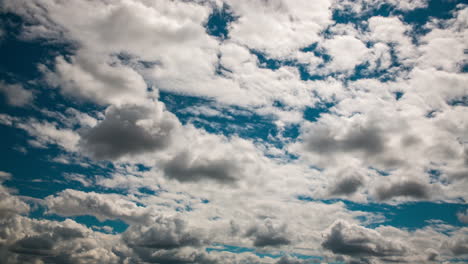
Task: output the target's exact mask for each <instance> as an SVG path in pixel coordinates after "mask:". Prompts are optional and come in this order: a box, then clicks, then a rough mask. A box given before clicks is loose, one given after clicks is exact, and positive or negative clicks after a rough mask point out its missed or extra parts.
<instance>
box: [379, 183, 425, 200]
mask: <svg viewBox="0 0 468 264" xmlns="http://www.w3.org/2000/svg"><path fill="white" fill-rule="evenodd" d="M430 188H431V187H430V186H428V185H427V184H423V183H419V182H416V181H400V182H396V183H394V184H390V185H388V186H382V187H379V188H378V189H377V190H376V194H377V199H379V200H387V199H391V198H393V197H401V196H403V197H411V198H415V199H427V198H429V197H430V191H431V190H430Z"/></svg>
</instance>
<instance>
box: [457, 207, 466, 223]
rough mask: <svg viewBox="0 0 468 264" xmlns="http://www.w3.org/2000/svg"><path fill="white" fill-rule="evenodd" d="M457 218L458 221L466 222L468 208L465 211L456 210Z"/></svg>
mask: <svg viewBox="0 0 468 264" xmlns="http://www.w3.org/2000/svg"><path fill="white" fill-rule="evenodd" d="M457 218H458V220H459V221H460V222H462V223H465V224H468V209H467V210H466V211H465V212H458V213H457Z"/></svg>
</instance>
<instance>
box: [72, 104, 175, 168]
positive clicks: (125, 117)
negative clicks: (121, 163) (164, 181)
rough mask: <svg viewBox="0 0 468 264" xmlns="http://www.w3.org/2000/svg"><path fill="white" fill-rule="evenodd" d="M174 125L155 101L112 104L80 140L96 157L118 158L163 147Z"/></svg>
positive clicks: (172, 120) (170, 116)
mask: <svg viewBox="0 0 468 264" xmlns="http://www.w3.org/2000/svg"><path fill="white" fill-rule="evenodd" d="M177 125H178V123H177V121H176V120H175V119H174V117H173V116H172V115H171V114H170V113H168V112H166V111H165V110H164V109H163V106H162V105H161V104H158V103H157V102H154V106H151V105H146V106H145V105H125V106H122V107H115V106H111V107H109V108H108V109H107V110H106V115H105V119H104V120H102V121H101V122H99V123H98V124H97V125H96V126H94V127H92V128H90V129H89V130H87V131H85V132H83V133H82V136H81V141H80V144H81V147H82V148H83V149H84V150H85V152H88V153H90V155H91V156H92V157H94V158H96V159H117V158H119V157H122V156H125V155H135V154H141V153H145V152H151V151H156V150H158V149H164V148H166V147H167V146H168V145H169V144H170V142H171V133H172V130H174V128H175V127H176V126H177Z"/></svg>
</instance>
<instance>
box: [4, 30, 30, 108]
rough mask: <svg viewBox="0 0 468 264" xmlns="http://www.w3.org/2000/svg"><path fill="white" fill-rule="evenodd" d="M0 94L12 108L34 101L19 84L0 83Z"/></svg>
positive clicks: (28, 92)
mask: <svg viewBox="0 0 468 264" xmlns="http://www.w3.org/2000/svg"><path fill="white" fill-rule="evenodd" d="M0 34H1V32H0ZM0 37H1V35H0ZM0 92H1V93H3V94H4V95H5V97H6V101H7V103H8V104H9V105H12V106H17V107H22V106H26V105H28V104H31V102H32V101H33V99H34V94H33V92H32V91H30V90H26V89H24V87H23V86H22V85H20V84H6V83H4V82H2V81H0Z"/></svg>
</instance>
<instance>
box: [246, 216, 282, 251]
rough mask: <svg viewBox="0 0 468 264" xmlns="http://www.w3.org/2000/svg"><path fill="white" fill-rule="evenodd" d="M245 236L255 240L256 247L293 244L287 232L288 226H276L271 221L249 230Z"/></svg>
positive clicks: (267, 220)
mask: <svg viewBox="0 0 468 264" xmlns="http://www.w3.org/2000/svg"><path fill="white" fill-rule="evenodd" d="M245 235H246V236H247V237H251V238H252V239H253V245H254V246H255V247H278V246H283V245H289V244H290V243H291V235H290V234H288V232H287V226H286V225H285V224H283V225H278V224H274V223H273V222H272V221H271V219H266V220H265V221H263V223H260V224H258V225H255V226H253V227H251V228H249V229H248V230H247V233H246V234H245Z"/></svg>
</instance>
